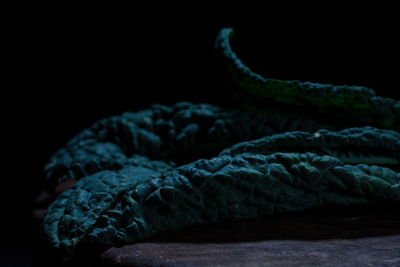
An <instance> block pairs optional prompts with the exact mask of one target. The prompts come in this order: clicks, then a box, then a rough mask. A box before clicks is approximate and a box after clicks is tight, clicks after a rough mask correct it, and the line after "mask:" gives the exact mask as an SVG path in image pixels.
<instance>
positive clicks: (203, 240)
mask: <svg viewBox="0 0 400 267" xmlns="http://www.w3.org/2000/svg"><path fill="white" fill-rule="evenodd" d="M101 259H102V260H103V262H105V263H107V264H109V265H111V266H112V265H114V266H115V265H116V266H400V216H399V215H397V214H392V213H389V212H380V211H376V210H375V211H374V213H369V212H368V211H365V210H364V211H359V212H355V211H354V210H353V211H350V210H348V211H344V212H336V213H335V214H332V213H331V214H327V213H324V212H321V211H315V212H311V213H303V214H293V215H283V216H282V215H281V216H271V217H269V218H264V219H258V220H251V221H246V222H233V223H221V224H217V225H207V226H198V227H192V228H190V229H185V230H181V231H176V232H171V233H166V234H164V235H160V236H158V237H156V238H153V239H151V240H148V241H146V242H141V243H137V244H132V245H126V246H122V247H119V248H117V247H112V248H109V249H107V250H106V251H104V252H103V253H102V254H101Z"/></svg>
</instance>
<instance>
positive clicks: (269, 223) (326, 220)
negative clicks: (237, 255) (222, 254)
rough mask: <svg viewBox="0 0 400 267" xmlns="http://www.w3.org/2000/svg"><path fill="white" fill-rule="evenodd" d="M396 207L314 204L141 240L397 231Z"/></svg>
mask: <svg viewBox="0 0 400 267" xmlns="http://www.w3.org/2000/svg"><path fill="white" fill-rule="evenodd" d="M398 211H399V208H398V207H395V206H391V207H390V206H386V207H382V206H366V205H363V206H352V207H337V208H316V209H311V210H308V211H304V212H297V213H290V214H279V215H271V216H267V217H264V218H260V219H253V220H245V221H235V222H223V223H217V224H212V225H201V226H195V227H189V228H186V229H181V230H179V231H168V232H165V233H163V234H160V235H157V236H156V237H154V238H151V239H148V240H145V241H144V242H165V243H169V242H171V243H173V242H180V243H181V242H189V243H228V242H257V241H265V240H323V239H352V238H368V237H376V236H390V235H400V215H399V213H398Z"/></svg>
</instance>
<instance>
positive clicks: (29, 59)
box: [1, 1, 400, 248]
mask: <svg viewBox="0 0 400 267" xmlns="http://www.w3.org/2000/svg"><path fill="white" fill-rule="evenodd" d="M3 12H4V11H3ZM5 12H7V11H5ZM397 13H398V12H397V10H392V9H359V8H357V9H348V8H341V9H339V8H338V9H320V10H310V9H302V10H300V9H297V8H293V9H288V8H281V9H276V8H266V9H262V10H260V9H259V10H254V9H246V8H240V9H239V8H237V9H233V8H229V7H225V8H220V9H217V8H211V7H210V8H205V7H201V8H196V9H189V8H180V7H179V8H178V7H171V6H158V5H157V4H156V3H154V6H152V7H139V6H135V5H134V4H132V3H124V2H119V1H115V2H113V4H112V5H111V4H110V5H109V6H106V5H101V6H100V5H96V6H82V5H79V4H76V3H74V4H69V5H65V6H53V5H52V4H44V3H42V4H41V5H35V6H24V7H18V8H17V9H16V12H15V14H14V13H13V14H12V15H11V16H9V17H7V18H8V19H7V20H6V23H5V24H3V27H4V30H5V31H4V32H3V33H4V34H3V39H4V42H6V43H9V44H10V46H9V49H8V50H5V51H4V53H5V54H7V55H8V56H11V60H10V61H9V62H10V63H6V64H5V65H6V67H7V68H9V69H12V72H13V74H16V75H15V76H13V75H11V74H10V75H9V76H8V74H7V73H6V76H8V77H5V78H6V79H5V80H3V81H4V82H3V85H5V87H4V88H6V90H5V91H6V92H3V94H2V95H3V99H2V100H3V101H2V102H3V103H4V105H3V107H6V106H7V108H6V110H5V111H3V117H4V119H3V125H4V129H3V132H7V133H8V134H10V135H11V137H10V139H5V141H6V143H7V144H6V145H9V146H10V147H11V149H10V150H7V152H6V151H4V153H5V155H6V156H7V157H6V158H7V159H6V161H3V164H4V168H6V170H7V172H4V173H7V174H5V175H4V177H2V181H3V186H2V187H3V189H5V191H6V193H5V194H3V197H5V200H4V201H2V203H3V204H5V207H4V208H3V212H2V218H3V222H5V227H3V230H4V233H3V234H2V242H1V245H2V246H3V247H13V248H23V247H29V246H31V244H34V243H35V242H34V240H33V241H30V239H29V237H30V232H31V230H32V227H31V207H32V201H33V199H34V197H35V195H36V194H37V193H38V191H39V190H40V188H41V185H42V183H43V181H42V179H43V174H42V168H43V165H44V164H45V163H46V161H47V159H48V158H49V157H50V156H51V154H52V153H54V152H55V151H56V150H57V149H59V148H61V147H62V146H63V145H64V144H65V143H66V142H67V141H68V140H69V139H70V138H72V137H73V136H74V135H75V134H77V133H78V132H79V131H80V130H82V129H83V128H85V127H87V126H89V125H90V124H92V123H93V122H95V121H96V120H98V119H100V118H102V117H105V116H110V115H117V114H120V113H121V112H123V111H136V110H139V109H142V108H146V107H149V106H150V105H151V104H152V103H162V104H172V103H175V102H176V101H180V100H189V101H194V102H211V103H215V104H220V105H229V103H226V100H225V98H224V93H223V82H222V81H221V78H220V76H219V75H218V72H217V68H218V65H217V63H218V62H217V60H216V59H217V58H216V55H215V52H214V49H213V45H214V40H215V36H216V35H217V33H218V31H219V30H220V29H221V28H222V27H227V26H229V27H233V28H234V29H235V38H234V39H233V40H232V46H233V49H234V51H236V53H237V54H238V56H239V57H240V58H241V59H242V60H243V62H244V63H245V64H246V65H248V66H249V67H250V68H251V69H252V70H254V71H256V72H258V73H260V74H261V75H263V76H264V77H271V78H280V79H298V80H301V81H306V80H309V81H314V82H321V83H333V84H354V85H363V86H366V87H370V88H374V89H375V90H376V92H377V94H378V95H382V96H388V97H398V96H399V95H400V93H399V92H400V91H399V90H400V89H399V82H400V76H399V70H400V68H399V59H400V53H399V47H400V46H399V41H396V38H397V37H398V35H399V29H400V25H399V21H400V20H399V18H398V14H397ZM7 55H6V56H7ZM7 64H9V65H7ZM14 67H16V68H15V69H14ZM7 78H11V79H8V81H7ZM7 88H9V89H7ZM8 94H9V95H8ZM7 104H9V105H7ZM4 168H3V169H4Z"/></svg>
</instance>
